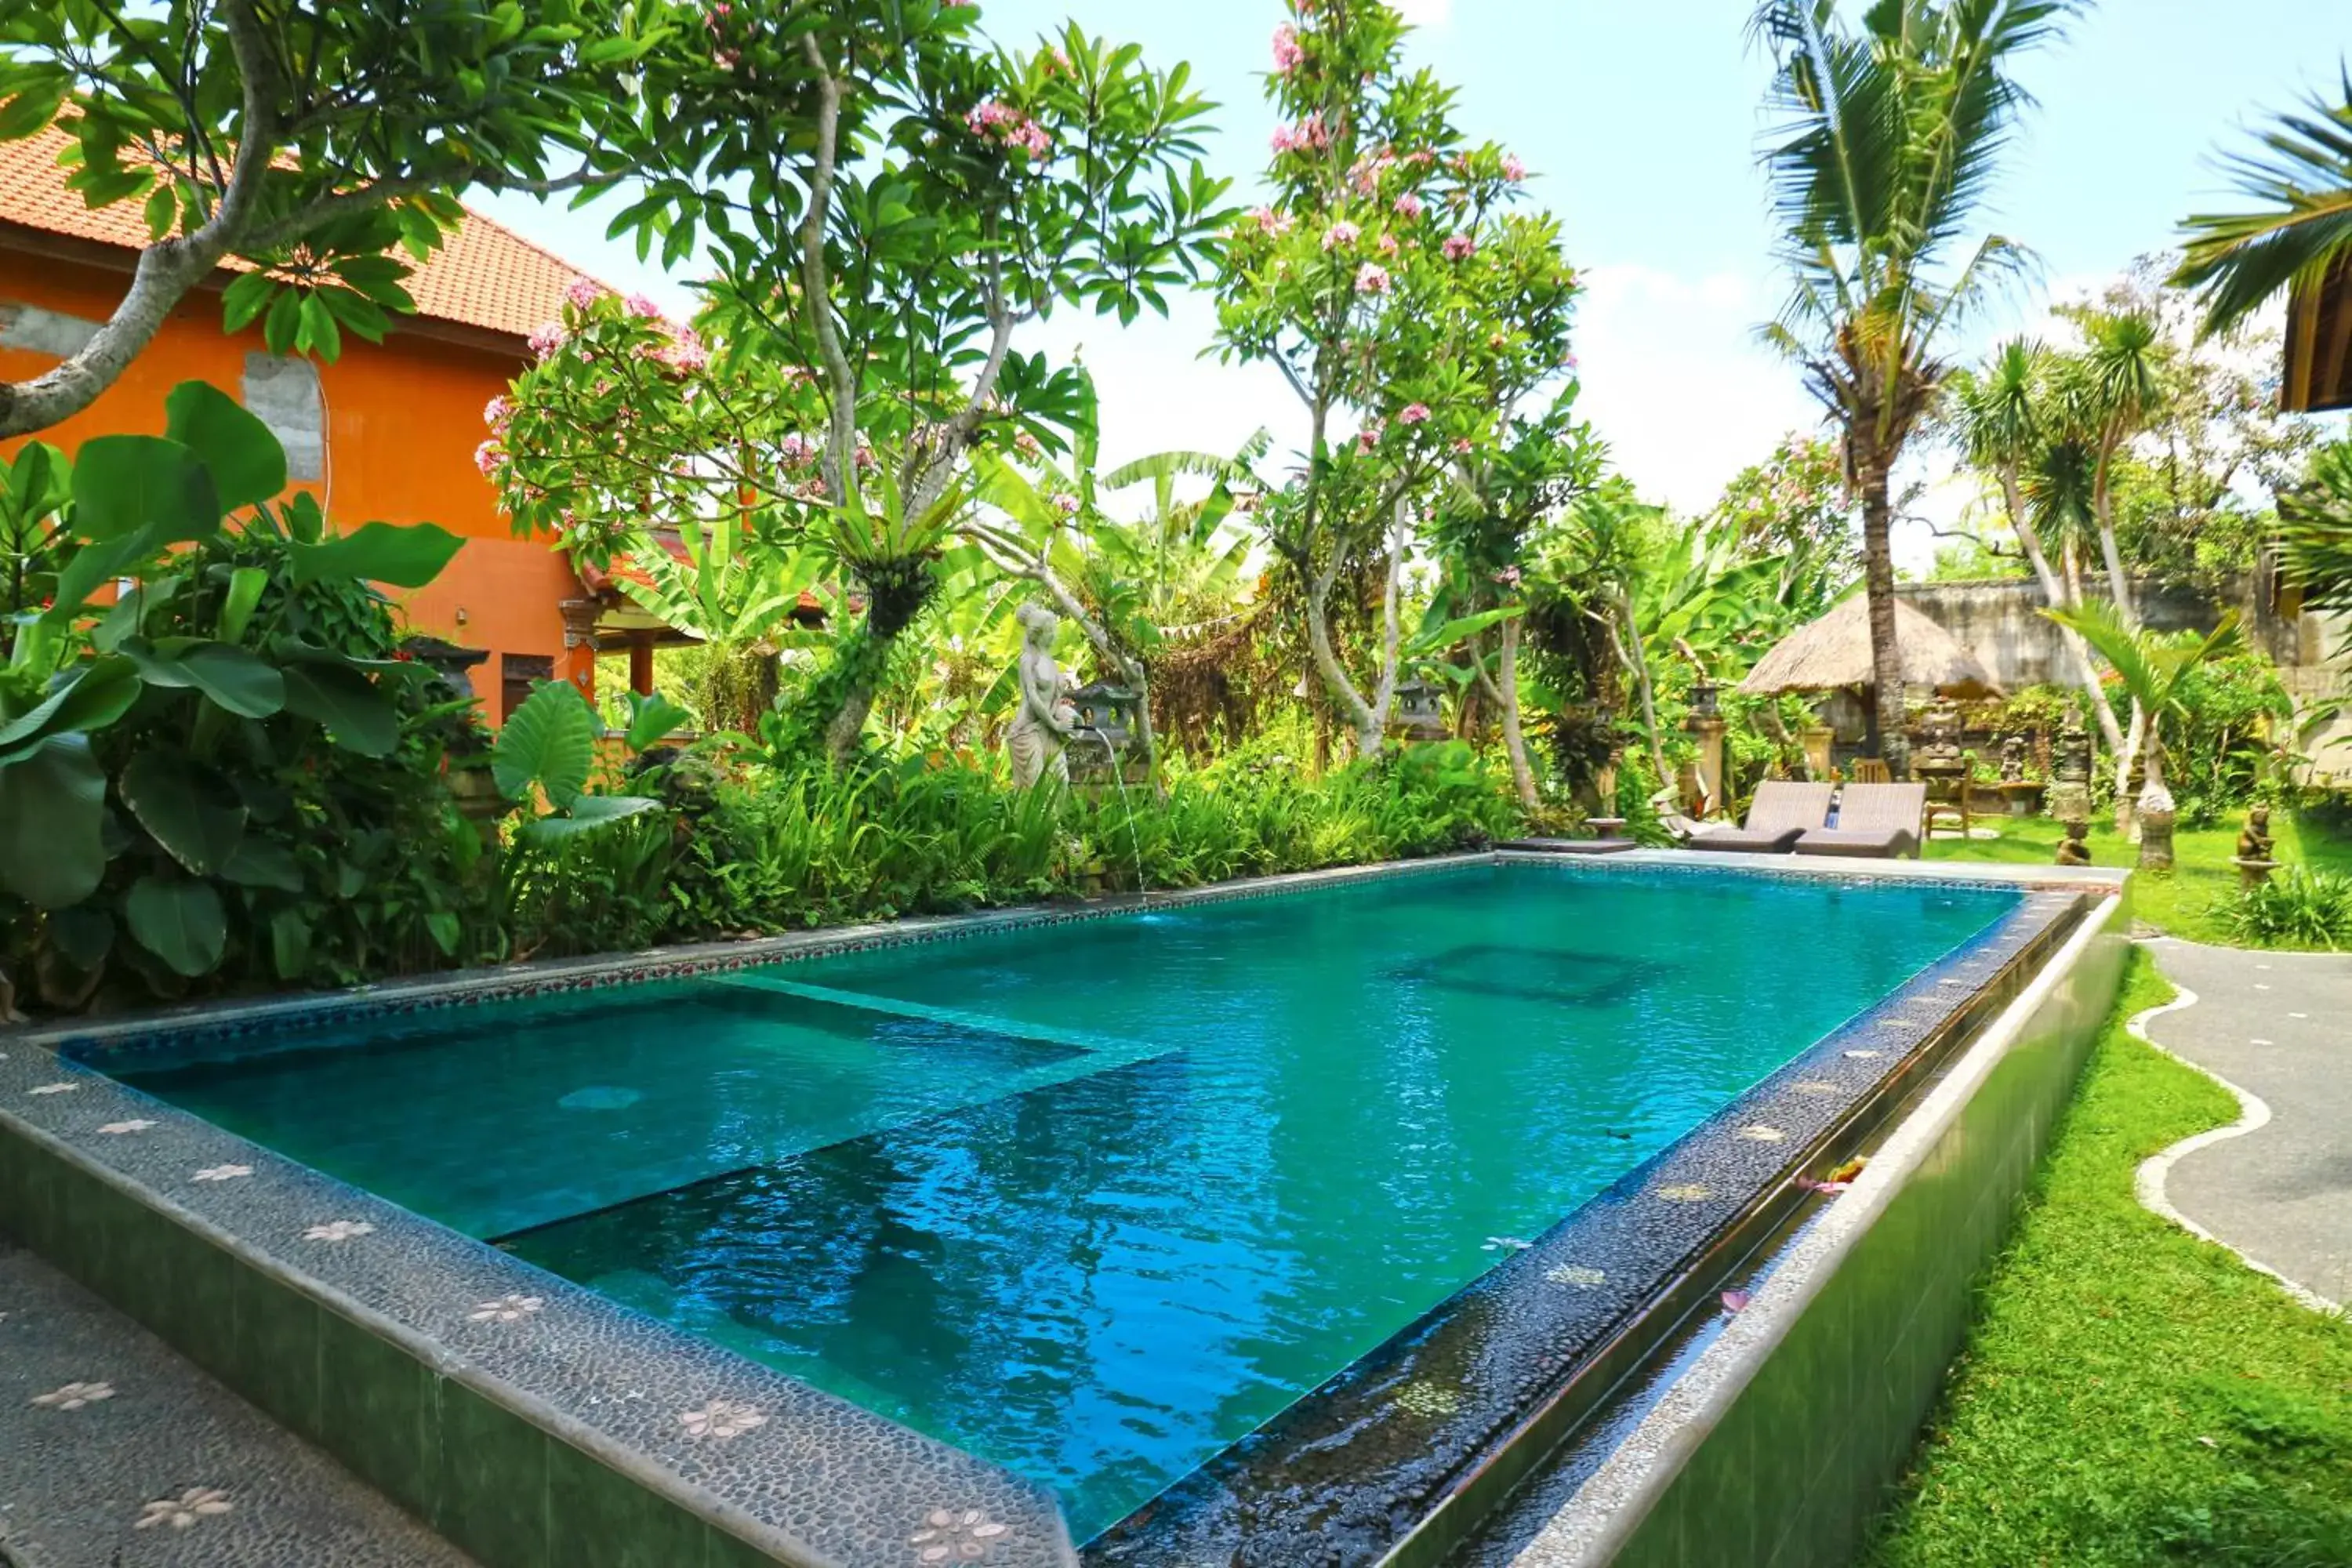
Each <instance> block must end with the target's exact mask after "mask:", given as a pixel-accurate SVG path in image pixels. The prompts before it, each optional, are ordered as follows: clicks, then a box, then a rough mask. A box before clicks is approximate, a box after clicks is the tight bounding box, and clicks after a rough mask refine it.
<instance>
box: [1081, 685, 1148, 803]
mask: <svg viewBox="0 0 2352 1568" xmlns="http://www.w3.org/2000/svg"><path fill="white" fill-rule="evenodd" d="M1069 700H1070V706H1071V708H1072V709H1074V710H1076V714H1077V719H1076V722H1075V723H1074V724H1073V725H1072V726H1071V729H1070V740H1069V745H1068V747H1067V749H1066V751H1065V752H1063V755H1064V756H1065V757H1066V759H1067V760H1068V762H1069V767H1070V778H1071V781H1072V782H1073V783H1078V784H1085V783H1099V782H1102V781H1105V780H1108V779H1110V778H1112V777H1114V776H1121V775H1123V774H1124V773H1125V770H1126V768H1127V765H1128V763H1127V759H1128V754H1129V752H1132V751H1133V750H1134V748H1135V737H1136V735H1137V733H1138V732H1139V731H1140V730H1141V728H1142V722H1141V716H1140V711H1139V710H1140V708H1141V706H1142V704H1141V700H1140V699H1139V698H1138V697H1137V695H1136V693H1135V692H1134V691H1133V690H1131V689H1129V688H1127V687H1124V686H1114V685H1112V684H1111V683H1110V682H1109V681H1107V680H1097V681H1092V682H1090V683H1088V684H1087V685H1085V686H1081V687H1079V688H1078V689H1076V691H1073V692H1071V693H1070V699H1069Z"/></svg>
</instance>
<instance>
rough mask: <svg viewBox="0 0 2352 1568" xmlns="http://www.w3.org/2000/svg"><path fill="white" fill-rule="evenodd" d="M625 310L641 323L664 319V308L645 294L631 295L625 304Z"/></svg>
mask: <svg viewBox="0 0 2352 1568" xmlns="http://www.w3.org/2000/svg"><path fill="white" fill-rule="evenodd" d="M625 309H626V310H628V312H629V314H630V315H632V316H635V317H637V318H638V319H639V320H641V321H660V320H661V319H662V308H661V307H660V306H659V305H656V304H655V303H654V302H653V300H651V299H649V298H647V297H646V295H643V294H632V295H630V296H629V297H628V299H627V300H626V301H625Z"/></svg>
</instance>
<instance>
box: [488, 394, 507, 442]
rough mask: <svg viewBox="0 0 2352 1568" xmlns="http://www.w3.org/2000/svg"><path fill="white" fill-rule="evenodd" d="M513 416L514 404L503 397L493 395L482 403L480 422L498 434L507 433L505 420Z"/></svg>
mask: <svg viewBox="0 0 2352 1568" xmlns="http://www.w3.org/2000/svg"><path fill="white" fill-rule="evenodd" d="M513 417H514V405H513V404H511V403H509V402H508V401H507V400H506V399H505V398H503V397H493V398H491V399H490V400H489V402H488V403H486V404H484V405H482V423H483V424H485V425H487V426H489V427H490V428H491V429H492V430H493V431H495V432H496V433H497V434H499V435H501V436H503V435H505V434H506V433H507V421H508V420H509V419H512V418H513Z"/></svg>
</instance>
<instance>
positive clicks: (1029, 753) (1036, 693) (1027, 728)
mask: <svg viewBox="0 0 2352 1568" xmlns="http://www.w3.org/2000/svg"><path fill="white" fill-rule="evenodd" d="M1013 618H1014V619H1015V620H1017V621H1019V622H1020V623H1021V634H1022V635H1021V664H1020V668H1019V672H1018V673H1019V675H1020V679H1021V708H1020V710H1019V711H1018V712H1016V713H1015V714H1013V722H1012V724H1011V725H1010V726H1009V727H1007V729H1006V730H1005V731H1004V744H1005V747H1006V749H1007V750H1009V751H1010V752H1012V753H1013V784H1015V785H1016V786H1018V787H1019V788H1022V789H1027V788H1029V787H1030V786H1031V785H1033V784H1036V783H1037V782H1038V781H1039V780H1041V779H1044V778H1047V777H1051V778H1052V779H1053V780H1054V782H1055V784H1067V783H1069V782H1070V763H1069V759H1068V758H1067V757H1066V756H1065V755H1064V754H1063V748H1064V746H1065V745H1066V743H1067V742H1068V740H1069V736H1070V731H1071V728H1072V726H1074V725H1075V724H1076V723H1077V721H1078V713H1077V710H1076V709H1075V708H1073V707H1072V706H1070V704H1069V702H1068V701H1067V700H1066V699H1065V698H1064V697H1063V695H1062V667H1061V666H1060V665H1058V664H1055V662H1054V634H1055V632H1057V631H1059V630H1060V629H1061V626H1062V619H1061V617H1060V616H1056V615H1055V614H1054V612H1053V611H1051V610H1049V609H1047V608H1045V605H1022V606H1021V608H1020V609H1019V610H1018V611H1017V612H1016V613H1015V614H1014V616H1013Z"/></svg>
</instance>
